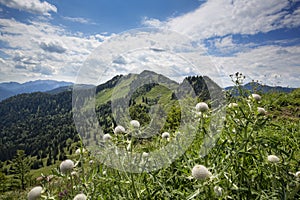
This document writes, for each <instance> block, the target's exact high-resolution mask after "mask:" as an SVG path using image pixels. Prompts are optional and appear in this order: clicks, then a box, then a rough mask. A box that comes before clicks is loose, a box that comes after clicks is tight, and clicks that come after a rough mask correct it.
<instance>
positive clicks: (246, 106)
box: [0, 86, 300, 199]
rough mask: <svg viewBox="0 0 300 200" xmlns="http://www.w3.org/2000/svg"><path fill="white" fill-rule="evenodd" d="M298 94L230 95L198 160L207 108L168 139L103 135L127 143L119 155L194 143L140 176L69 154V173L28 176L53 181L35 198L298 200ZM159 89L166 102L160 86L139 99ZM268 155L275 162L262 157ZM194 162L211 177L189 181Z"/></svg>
mask: <svg viewBox="0 0 300 200" xmlns="http://www.w3.org/2000/svg"><path fill="white" fill-rule="evenodd" d="M299 91H300V90H296V91H294V92H293V93H291V94H279V93H273V94H265V95H262V100H261V101H255V100H253V99H249V98H248V95H249V94H247V92H246V93H245V94H246V95H245V97H241V96H233V97H230V98H229V99H228V102H227V103H230V102H236V103H238V106H237V107H233V108H226V118H225V121H224V125H223V127H222V129H218V130H217V131H220V135H219V137H217V138H215V139H216V140H215V141H214V142H213V143H212V146H211V148H208V149H209V151H208V152H207V154H205V155H201V154H200V150H201V149H202V147H203V145H204V141H205V139H207V138H209V137H210V136H211V135H209V134H210V132H209V129H210V128H212V126H211V124H210V122H211V119H212V117H213V116H215V114H216V113H215V112H214V111H212V110H210V111H208V112H206V113H202V114H201V115H195V117H196V118H197V120H198V123H197V124H198V127H193V128H192V129H191V132H189V131H186V132H182V133H179V132H178V131H174V132H171V133H170V135H171V137H170V138H169V140H166V139H163V138H161V136H160V135H154V136H153V137H152V138H151V139H149V140H148V139H143V140H142V139H136V138H134V137H131V134H132V133H133V132H135V131H137V130H135V129H133V128H130V129H128V130H127V133H126V134H119V135H113V134H112V133H111V135H112V140H111V143H104V145H109V144H110V145H111V144H115V145H118V146H119V147H124V149H126V148H127V147H128V145H129V144H130V143H131V146H130V148H129V149H128V151H125V155H126V156H128V157H130V156H132V153H133V152H141V151H147V150H151V149H163V148H164V147H166V146H167V145H168V144H170V143H172V142H175V141H176V140H177V139H178V138H181V139H182V138H184V137H189V135H190V134H192V131H193V130H194V131H195V138H193V141H192V143H191V144H190V146H188V147H187V150H186V151H185V152H184V154H183V155H181V156H179V157H176V159H172V157H171V156H170V155H169V152H167V151H165V152H164V153H163V154H162V157H161V159H163V160H164V161H168V160H171V161H172V162H170V164H169V165H167V166H164V167H163V168H161V169H157V170H150V171H143V169H145V168H141V171H142V172H141V173H131V172H130V171H128V170H129V168H128V167H127V168H126V166H128V162H127V160H126V158H124V157H118V154H115V155H114V157H113V158H111V159H112V160H115V161H116V162H118V163H119V165H118V167H120V168H122V167H123V169H124V170H118V169H114V168H111V167H109V166H108V165H105V164H103V162H100V161H98V160H97V157H94V155H93V154H88V153H83V154H80V155H71V156H70V157H69V158H70V159H72V160H73V161H74V163H77V164H76V165H75V167H74V168H72V170H71V171H73V172H74V173H73V175H71V173H67V174H62V173H61V172H60V171H59V170H56V169H54V170H51V169H50V168H51V167H49V168H44V169H41V170H40V171H39V170H37V171H32V172H31V173H32V174H34V176H35V175H38V173H41V172H43V173H44V174H45V175H50V174H52V175H54V178H53V180H51V181H43V182H40V183H39V185H42V187H43V188H44V192H43V193H42V199H73V198H74V196H75V195H76V194H78V193H84V194H85V195H87V198H88V199H299V198H300V177H296V176H295V173H296V172H297V171H299V170H300V162H299V161H300V148H299V147H300V143H299V141H300V119H299V117H298V113H299V110H297V108H298V105H299V103H300V100H299V93H300V92H299ZM161 92H163V96H162V98H161V99H160V101H161V103H164V104H166V103H169V102H168V101H167V99H169V95H171V93H170V91H169V90H168V89H166V88H163V87H158V86H156V87H154V88H152V90H151V91H150V92H149V93H147V95H146V96H147V97H149V98H151V97H156V96H158V95H159V94H160V93H161ZM106 94H107V96H105V95H104V97H100V98H102V99H101V100H99V102H102V101H105V100H106V99H107V98H108V96H109V95H108V94H109V93H106ZM258 107H263V108H265V109H266V110H267V114H266V115H263V114H259V113H258V111H257V108H258ZM286 110H288V111H289V112H287V111H286ZM191 113H192V114H193V113H194V108H191ZM287 113H288V114H287ZM207 141H211V140H207ZM176 147H177V148H181V147H182V146H180V145H179V146H176ZM101 153H102V154H103V155H104V154H105V152H101ZM150 154H151V152H150ZM270 155H274V156H276V157H277V158H278V159H279V161H276V160H275V161H274V160H268V156H270ZM150 158H151V156H150V157H147V156H145V157H143V158H140V160H139V161H140V162H135V164H136V165H137V166H143V165H144V166H147V165H150V164H151V162H152V161H151V159H150ZM90 160H94V162H93V163H90ZM102 161H103V160H102ZM196 165H203V166H205V167H206V168H207V169H208V170H209V172H210V173H211V174H212V175H211V176H206V177H204V178H199V177H196V176H195V177H193V176H192V169H193V167H194V166H196ZM56 166H57V165H56ZM54 168H56V167H54ZM52 169H53V166H52ZM71 171H70V172H71ZM75 172H76V173H75ZM28 190H29V189H28ZM28 190H27V191H28ZM6 194H7V197H9V198H10V199H20V198H21V199H22V198H26V195H27V193H26V192H23V193H20V194H18V193H15V192H10V193H6ZM18 195H21V196H22V197H20V196H18ZM0 197H1V196H0ZM1 198H2V197H1ZM9 198H8V199H9ZM3 199H5V198H4V197H3Z"/></svg>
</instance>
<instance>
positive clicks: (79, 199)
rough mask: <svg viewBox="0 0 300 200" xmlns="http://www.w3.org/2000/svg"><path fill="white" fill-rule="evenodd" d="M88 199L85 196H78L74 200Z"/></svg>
mask: <svg viewBox="0 0 300 200" xmlns="http://www.w3.org/2000/svg"><path fill="white" fill-rule="evenodd" d="M86 199H87V197H86V195H85V194H77V195H76V196H75V197H74V199H73V200H86Z"/></svg>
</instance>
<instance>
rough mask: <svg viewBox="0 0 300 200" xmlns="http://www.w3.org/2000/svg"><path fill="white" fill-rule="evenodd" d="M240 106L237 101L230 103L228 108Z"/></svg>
mask: <svg viewBox="0 0 300 200" xmlns="http://www.w3.org/2000/svg"><path fill="white" fill-rule="evenodd" d="M238 106H239V105H238V104H237V103H230V104H228V108H236V107H238Z"/></svg>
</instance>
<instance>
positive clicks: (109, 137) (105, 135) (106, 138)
mask: <svg viewBox="0 0 300 200" xmlns="http://www.w3.org/2000/svg"><path fill="white" fill-rule="evenodd" d="M103 140H104V141H105V142H106V141H109V140H111V135H110V134H109V133H106V134H104V135H103Z"/></svg>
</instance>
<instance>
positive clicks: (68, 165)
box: [59, 159, 74, 174]
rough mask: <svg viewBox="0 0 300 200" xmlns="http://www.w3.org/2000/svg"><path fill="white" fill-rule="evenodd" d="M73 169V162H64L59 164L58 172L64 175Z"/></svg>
mask: <svg viewBox="0 0 300 200" xmlns="http://www.w3.org/2000/svg"><path fill="white" fill-rule="evenodd" d="M73 167H74V162H73V161H72V160H69V159H67V160H64V161H62V162H61V163H60V166H59V168H60V171H61V172H62V173H63V174H66V173H68V172H70V171H71V170H72V169H73Z"/></svg>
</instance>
